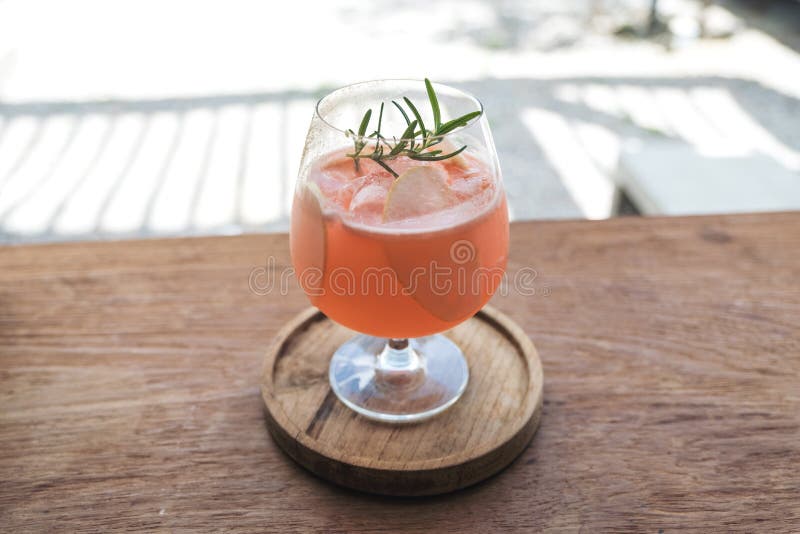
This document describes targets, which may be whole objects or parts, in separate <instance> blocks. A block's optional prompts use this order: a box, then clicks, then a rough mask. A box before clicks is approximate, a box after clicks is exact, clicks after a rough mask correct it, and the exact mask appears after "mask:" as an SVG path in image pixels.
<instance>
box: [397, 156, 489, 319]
mask: <svg viewBox="0 0 800 534" xmlns="http://www.w3.org/2000/svg"><path fill="white" fill-rule="evenodd" d="M457 201H458V197H457V196H456V194H455V192H453V191H452V190H451V189H450V187H449V186H448V184H447V174H446V173H445V172H444V171H443V170H442V169H441V168H440V167H438V166H437V167H433V166H419V167H412V168H410V169H408V170H407V171H406V172H404V173H403V174H401V175H400V177H399V178H397V180H395V182H394V183H393V184H392V188H391V189H390V190H389V196H388V198H387V199H386V206H385V208H384V211H383V220H384V222H390V221H397V220H402V219H407V218H411V217H418V216H421V215H427V214H430V213H435V212H437V211H441V210H443V209H446V208H449V207H451V206H454V205H455V204H456V203H457ZM423 234H424V232H423ZM448 234H449V235H448ZM459 237H462V236H460V234H459V233H456V232H445V233H444V234H441V233H440V234H438V235H437V236H425V235H423V236H420V238H419V239H401V240H389V241H387V242H386V244H385V246H386V255H387V257H388V258H389V264H390V265H391V267H392V269H393V270H394V272H395V274H396V275H397V278H398V280H399V281H400V283H401V285H402V287H403V290H404V292H405V293H406V294H407V295H408V296H410V297H411V298H413V299H414V300H415V301H417V303H418V304H419V305H420V306H422V307H423V308H425V309H426V310H427V311H428V312H430V313H431V314H432V315H433V316H435V317H438V318H439V319H441V320H443V321H448V322H451V321H458V320H461V319H465V318H466V317H467V316H469V314H471V313H474V312H475V311H476V310H477V309H478V308H479V307H480V306H481V304H482V303H483V297H482V295H480V294H474V293H473V292H471V291H470V288H469V287H464V286H465V285H466V284H465V281H467V280H471V279H472V274H473V272H474V271H475V269H476V268H477V267H478V265H479V264H480V262H479V258H478V257H477V251H476V250H475V249H474V247H472V244H471V243H470V242H469V241H466V240H463V239H459ZM454 247H467V249H468V250H466V252H467V255H466V256H463V257H462V256H461V255H460V252H459V251H454V250H453V249H454ZM456 254H459V255H456ZM434 268H435V271H434V270H433V269H434Z"/></svg>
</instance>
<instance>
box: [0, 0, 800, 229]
mask: <svg viewBox="0 0 800 534" xmlns="http://www.w3.org/2000/svg"><path fill="white" fill-rule="evenodd" d="M425 76H427V77H429V78H431V79H433V80H435V81H438V82H441V83H447V84H452V85H455V86H457V87H460V88H462V89H466V90H468V91H470V92H472V93H473V94H475V95H476V96H477V97H478V98H480V99H481V100H482V101H483V102H484V105H485V107H486V109H487V111H488V116H489V119H490V124H491V126H492V129H493V133H494V136H495V141H496V143H497V147H498V152H499V156H500V161H501V165H502V167H503V172H504V178H505V182H506V188H507V193H508V197H509V204H510V209H511V215H512V218H513V219H515V220H527V219H553V218H590V219H602V218H607V217H614V216H618V215H629V216H635V215H682V214H701V213H732V212H750V211H771V210H797V209H800V2H799V1H797V0H761V1H755V0H748V1H746V0H719V1H713V2H712V1H702V0H671V1H670V0H656V1H652V0H638V1H637V0H624V1H623V0H616V1H612V0H561V1H558V2H554V1H536V0H495V1H491V0H435V1H432V0H392V1H385V0H370V1H365V0H360V1H350V0H339V1H333V0H329V1H317V2H314V1H310V0H292V1H291V2H263V1H262V2H255V1H243V0H227V1H222V0H206V1H203V0H196V1H186V2H181V1H164V0H161V1H150V0H136V1H133V0H116V1H108V0H104V1H101V0H69V1H64V0H0V243H18V242H47V241H65V240H86V239H118V238H138V237H151V236H173V235H199V234H204V235H205V234H230V233H240V232H251V231H285V230H287V229H288V213H289V209H290V203H291V197H292V190H293V183H294V179H295V176H296V172H297V167H298V162H299V158H300V153H301V151H302V148H303V143H304V138H305V134H306V128H307V127H308V123H309V120H310V118H311V115H312V110H313V106H314V103H315V102H316V100H317V99H318V98H320V97H321V96H323V95H324V94H325V93H327V92H328V91H330V90H331V89H333V88H336V87H338V86H341V85H346V84H349V83H353V82H356V81H361V80H367V79H376V78H404V77H408V78H422V77H425Z"/></svg>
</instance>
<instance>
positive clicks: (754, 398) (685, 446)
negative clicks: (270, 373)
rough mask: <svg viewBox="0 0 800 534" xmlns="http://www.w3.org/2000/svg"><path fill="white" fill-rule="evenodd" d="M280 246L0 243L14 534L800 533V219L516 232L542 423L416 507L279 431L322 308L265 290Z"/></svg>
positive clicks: (522, 227)
mask: <svg viewBox="0 0 800 534" xmlns="http://www.w3.org/2000/svg"><path fill="white" fill-rule="evenodd" d="M268 256H272V257H274V258H275V260H276V268H277V269H282V268H284V267H287V266H288V265H289V260H288V246H287V238H286V236H284V235H272V236H264V235H251V236H242V237H215V238H199V239H177V240H153V241H128V242H117V243H80V244H61V245H45V246H19V247H6V248H0V530H6V531H10V532H21V531H39V532H50V531H54V530H63V531H70V532H73V531H78V530H92V531H109V530H112V529H131V530H139V529H147V528H156V529H166V530H176V529H177V530H182V529H186V530H192V531H210V530H220V529H233V530H242V531H276V532H290V531H308V530H317V531H385V532H397V531H400V530H411V531H420V532H425V531H435V532H451V531H452V532H465V531H475V532H489V531H494V530H497V529H509V530H517V531H531V530H539V529H546V530H556V531H561V530H563V531H567V532H578V531H579V532H597V531H600V530H606V529H610V530H614V531H632V532H658V531H660V530H663V531H664V532H673V531H677V530H696V531H698V532H710V531H730V530H740V531H750V532H753V531H758V532H773V531H774V532H789V531H794V532H797V531H799V530H800V331H799V330H800V213H788V214H770V215H744V216H724V217H707V218H678V219H641V218H625V219H617V220H611V221H604V222H547V223H544V222H537V223H525V224H516V225H514V226H513V229H512V253H511V262H510V265H509V272H510V274H511V275H512V277H513V275H514V274H515V273H516V272H519V270H520V269H522V268H523V267H533V268H535V269H536V270H537V272H538V277H537V278H536V279H535V283H534V290H535V294H534V295H533V296H525V295H521V294H518V293H515V292H513V291H512V292H510V293H509V294H508V295H507V296H504V297H503V296H500V297H497V298H495V299H494V301H493V303H494V305H495V306H497V307H498V308H500V309H501V310H502V311H504V312H506V313H507V314H509V315H511V316H512V317H514V318H515V319H516V320H517V321H518V322H519V323H520V324H521V325H522V326H523V327H524V329H525V330H526V331H527V333H528V334H529V335H530V336H531V337H532V338H533V340H534V342H535V343H536V345H537V347H538V349H539V352H540V354H541V357H542V360H543V363H544V373H545V406H544V415H543V419H542V425H541V428H540V430H539V432H538V434H537V435H536V437H535V438H534V441H533V443H532V445H531V446H530V448H529V449H528V450H527V451H526V452H524V453H523V454H522V456H521V457H520V458H519V459H518V460H517V461H516V462H515V463H513V464H512V465H511V466H510V467H509V468H508V469H507V470H506V471H504V472H503V473H501V474H500V475H498V476H496V477H494V478H492V479H490V480H488V481H487V482H485V483H483V484H480V485H478V486H475V487H473V488H471V489H467V490H464V491H461V492H459V493H456V494H452V495H449V496H442V497H437V498H426V499H419V500H409V499H405V500H398V499H390V498H381V497H373V496H369V495H363V494H358V493H355V492H351V491H347V490H343V489H340V488H338V487H335V486H333V485H330V484H328V483H326V482H323V481H320V480H318V479H316V478H314V477H313V476H311V475H309V474H308V473H306V472H305V471H304V470H303V469H301V468H299V467H298V466H296V465H295V464H293V463H292V462H291V461H290V460H288V458H287V457H286V456H284V455H283V454H282V453H281V452H280V451H279V450H278V449H277V447H276V446H275V444H274V443H273V442H272V440H271V439H270V437H269V435H268V434H267V430H266V428H265V425H264V418H263V412H262V402H261V398H260V396H259V386H258V381H259V371H260V366H261V360H262V357H263V354H264V349H265V347H266V346H267V344H268V343H269V341H270V338H271V337H272V336H273V334H275V332H276V330H277V329H278V328H279V327H280V326H281V325H282V324H283V323H284V322H285V321H287V320H288V319H289V318H290V317H292V316H293V315H294V314H295V313H297V312H298V311H299V310H301V309H303V308H304V307H305V306H307V303H306V300H305V298H304V296H303V294H302V293H301V292H300V291H299V290H298V289H297V287H296V286H295V285H294V283H292V285H291V287H290V289H289V291H288V294H286V295H283V296H282V295H280V294H279V289H275V291H273V293H271V294H268V295H258V294H255V293H254V292H253V291H251V290H250V289H249V282H248V280H249V278H250V275H251V272H253V270H254V269H257V268H259V266H264V265H265V263H266V262H267V257H268ZM256 274H258V271H256ZM262 282H263V280H262Z"/></svg>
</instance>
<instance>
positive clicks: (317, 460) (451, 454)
mask: <svg viewBox="0 0 800 534" xmlns="http://www.w3.org/2000/svg"><path fill="white" fill-rule="evenodd" d="M353 335H355V333H354V332H353V331H352V330H348V329H347V328H344V327H342V326H340V325H337V324H336V323H334V322H333V321H330V320H329V319H328V318H327V317H325V315H323V314H322V313H321V312H319V311H318V310H316V309H314V308H310V309H308V310H306V311H304V312H302V313H301V314H299V315H298V316H297V317H295V318H294V319H293V320H292V321H290V322H289V324H287V325H286V326H285V327H284V328H283V330H282V331H281V332H280V333H279V334H278V337H277V338H276V340H275V342H274V343H273V345H272V347H271V348H270V349H269V352H268V353H267V357H266V361H265V362H264V373H263V377H262V385H261V391H262V395H263V397H264V402H265V404H266V416H267V423H268V426H269V429H270V432H271V433H272V436H273V438H274V439H275V441H276V442H277V443H278V445H279V446H280V447H281V448H282V449H283V450H284V451H286V453H288V454H289V456H291V457H292V458H293V459H294V460H296V461H297V462H298V463H300V464H301V465H303V466H304V467H306V468H308V469H309V470H311V471H312V472H313V473H315V474H317V475H319V476H321V477H323V478H326V479H328V480H330V481H332V482H335V483H337V484H341V485H342V486H347V487H350V488H354V489H358V490H361V491H366V492H370V493H381V494H386V495H408V496H410V495H433V494H437V493H446V492H448V491H453V490H456V489H459V488H463V487H466V486H469V485H471V484H474V483H476V482H478V481H480V480H483V479H485V478H486V477H489V476H491V475H493V474H494V473H496V472H498V471H500V470H501V469H503V468H504V467H505V466H507V465H508V464H509V463H511V461H512V460H513V459H514V458H516V457H517V455H519V453H521V452H522V451H523V449H524V448H525V447H526V446H527V445H528V443H529V442H530V440H531V438H532V437H533V434H534V433H535V432H536V428H537V427H538V426H539V418H540V416H541V412H542V366H541V362H540V361H539V356H538V355H537V354H536V349H535V348H534V346H533V343H532V342H531V340H530V339H529V338H528V337H527V336H526V335H525V333H524V332H523V331H522V329H521V328H520V327H519V326H517V325H516V324H515V323H514V322H513V321H512V320H511V319H509V318H508V317H506V316H505V315H503V314H502V313H500V312H499V311H497V310H495V309H493V308H491V307H488V306H487V307H485V308H484V309H483V310H481V311H480V312H478V314H477V315H475V317H473V318H472V319H470V320H468V321H466V322H464V323H462V324H461V325H459V326H457V327H456V328H454V329H452V330H450V331H449V332H446V334H445V335H447V336H448V337H450V338H451V339H452V340H453V341H455V343H456V344H457V345H458V346H459V347H461V349H462V350H463V351H464V354H465V356H466V358H467V361H468V363H469V369H470V381H469V385H468V386H467V389H466V391H465V392H464V395H463V396H462V397H461V399H459V400H458V402H456V404H455V405H453V407H452V408H450V409H448V410H447V411H445V412H444V413H442V414H440V415H438V416H436V417H434V418H432V419H429V420H426V421H423V422H421V423H417V424H412V425H391V424H386V423H377V422H374V421H371V420H369V419H366V418H364V417H361V416H360V415H358V414H356V413H355V412H353V411H352V410H350V409H349V408H347V407H346V406H344V405H343V404H342V403H341V402H339V400H338V399H337V398H336V396H335V395H334V393H333V392H332V391H331V388H330V385H329V384H328V363H329V362H330V359H331V355H332V354H333V352H334V351H335V350H336V348H337V347H338V346H339V345H341V344H342V343H343V342H344V341H346V340H347V339H349V338H350V337H351V336H353Z"/></svg>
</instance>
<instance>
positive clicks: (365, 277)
mask: <svg viewBox="0 0 800 534" xmlns="http://www.w3.org/2000/svg"><path fill="white" fill-rule="evenodd" d="M290 240H291V253H292V260H293V263H294V267H295V273H296V274H297V276H298V280H299V282H300V285H301V286H302V288H303V289H304V291H305V292H306V294H307V295H308V297H309V299H310V300H311V303H312V304H314V305H315V306H317V307H318V308H319V309H320V310H322V312H324V313H325V314H326V315H327V316H328V317H329V318H330V319H332V320H334V321H336V322H338V323H339V324H341V325H344V326H346V327H348V328H350V329H352V330H355V331H356V332H358V335H355V336H354V337H353V338H352V339H350V340H349V341H347V342H346V343H344V344H343V345H342V346H340V347H339V348H338V349H337V350H336V351H335V353H334V354H333V355H332V360H331V364H330V371H329V375H330V383H331V388H332V389H333V391H334V392H335V394H336V395H337V396H338V398H339V399H340V400H341V401H342V402H343V403H344V404H345V405H347V406H349V407H350V408H352V409H353V410H355V411H356V412H358V413H360V414H362V415H364V416H366V417H368V418H371V419H376V420H380V421H386V422H412V421H419V420H422V419H425V418H428V417H431V416H433V415H436V414H438V413H440V412H442V411H443V410H445V409H447V408H448V407H449V406H451V405H453V403H455V402H456V401H457V400H458V398H459V397H460V396H461V394H462V393H463V392H464V390H465V388H466V386H467V383H468V380H469V367H468V365H467V361H466V359H465V358H464V355H463V353H462V351H461V350H460V349H459V348H458V347H457V346H456V345H455V344H454V343H453V342H452V341H451V340H450V339H449V338H448V337H446V336H445V335H443V334H442V332H444V331H446V330H448V329H450V328H452V327H454V326H456V325H458V324H459V323H462V322H463V321H465V320H467V319H469V318H470V317H471V316H472V315H474V314H475V313H476V312H477V311H478V310H480V308H481V307H482V306H483V305H484V304H485V303H486V302H487V301H488V300H489V298H490V297H491V296H492V294H493V293H494V292H495V291H496V289H497V287H498V285H499V284H500V282H501V279H502V276H503V273H504V269H505V265H506V258H507V252H508V214H507V207H506V200H505V193H504V191H503V187H502V179H501V174H500V166H499V162H498V160H497V154H496V152H495V146H494V142H493V140H492V135H491V132H490V131H489V124H488V122H487V119H486V114H485V112H484V110H483V106H482V105H481V103H480V102H479V101H478V100H477V99H476V98H475V97H473V96H471V95H469V94H467V93H465V92H463V91H461V90H458V89H455V88H452V87H448V86H446V85H441V84H432V83H430V82H428V81H427V80H425V81H417V80H380V81H371V82H363V83H357V84H354V85H350V86H347V87H343V88H341V89H337V90H335V91H333V92H332V93H330V94H328V95H327V96H325V97H323V98H322V99H321V100H320V101H319V102H318V103H317V106H316V110H315V113H314V117H313V119H312V121H311V126H310V128H309V131H308V136H307V139H306V146H305V151H304V153H303V158H302V161H301V164H300V171H299V176H298V180H297V184H296V189H295V196H294V202H293V207H292V223H291V235H290Z"/></svg>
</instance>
